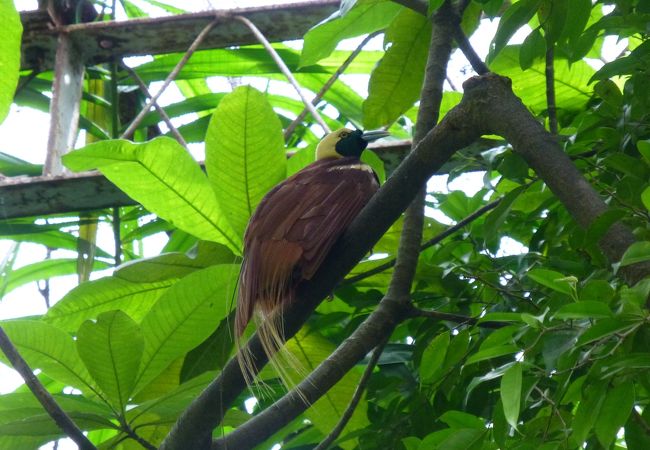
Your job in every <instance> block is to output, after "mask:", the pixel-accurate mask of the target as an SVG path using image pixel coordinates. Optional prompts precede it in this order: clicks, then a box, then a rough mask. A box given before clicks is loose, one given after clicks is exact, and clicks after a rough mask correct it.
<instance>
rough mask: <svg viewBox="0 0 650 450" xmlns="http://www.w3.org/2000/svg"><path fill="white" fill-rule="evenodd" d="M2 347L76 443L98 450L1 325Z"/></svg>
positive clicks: (46, 408)
mask: <svg viewBox="0 0 650 450" xmlns="http://www.w3.org/2000/svg"><path fill="white" fill-rule="evenodd" d="M0 348H2V351H3V352H4V354H5V355H6V356H7V359H8V360H9V362H10V363H11V365H12V366H13V368H14V369H16V371H17V372H18V373H19V374H20V376H21V377H23V380H25V384H27V387H29V390H30V391H32V393H33V394H34V397H36V400H38V402H39V403H40V404H41V405H42V406H43V409H45V412H47V413H48V414H49V416H50V417H51V418H52V419H53V420H54V422H55V423H56V424H57V425H58V426H59V428H61V430H62V431H63V432H64V433H65V434H66V435H67V436H68V437H69V438H70V439H72V440H73V441H74V442H75V444H77V445H78V446H79V448H80V449H82V450H97V447H95V446H94V445H93V443H92V442H90V441H89V440H88V438H87V437H86V436H85V435H84V434H83V432H82V431H81V430H80V429H79V427H77V425H76V424H75V423H74V422H73V421H72V419H71V418H70V417H69V416H68V415H67V414H66V413H65V411H63V409H61V407H60V406H59V404H58V403H57V402H56V400H54V397H52V394H50V393H49V392H48V391H47V389H45V387H44V386H43V385H42V384H41V382H40V381H39V380H38V378H36V376H35V375H34V372H32V369H31V368H30V367H29V366H28V365H27V362H25V360H24V359H23V357H22V356H21V355H20V353H18V349H16V347H15V346H14V345H13V344H12V342H11V340H10V339H9V336H7V334H6V333H5V331H4V329H3V328H2V327H0Z"/></svg>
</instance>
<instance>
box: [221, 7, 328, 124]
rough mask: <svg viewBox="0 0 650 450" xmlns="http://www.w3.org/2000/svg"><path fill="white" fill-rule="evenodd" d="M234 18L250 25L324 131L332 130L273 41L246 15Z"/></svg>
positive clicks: (250, 28)
mask: <svg viewBox="0 0 650 450" xmlns="http://www.w3.org/2000/svg"><path fill="white" fill-rule="evenodd" d="M234 19H237V20H239V21H240V22H242V23H243V24H244V25H246V26H247V27H248V29H249V30H250V31H251V32H252V33H253V34H254V35H255V37H256V38H257V40H258V41H259V42H260V44H262V46H264V48H265V49H266V51H267V52H268V53H269V55H271V58H273V61H275V63H276V64H277V65H278V67H279V68H280V70H281V71H282V73H283V74H284V76H285V77H287V80H288V81H289V83H290V84H291V85H292V86H293V88H294V89H295V90H296V93H297V94H298V96H299V97H300V99H301V100H302V102H303V103H304V104H305V107H306V108H307V109H308V110H309V112H310V113H311V115H312V116H313V117H314V119H315V120H316V122H318V124H319V125H320V126H321V128H323V131H324V132H325V133H329V132H330V129H329V127H328V126H327V124H326V123H325V121H324V120H323V118H322V117H321V116H320V114H319V113H318V111H317V110H316V108H315V107H314V105H312V104H311V102H310V101H309V99H308V98H307V97H305V94H303V93H302V89H301V88H300V85H299V84H298V81H297V80H296V78H295V77H294V76H293V74H292V73H291V70H289V68H288V67H287V65H286V64H285V63H284V61H282V58H280V55H278V52H276V51H275V49H274V48H273V46H272V45H271V43H270V42H269V41H268V39H266V37H264V35H263V34H262V32H261V31H260V30H259V29H258V28H257V27H256V26H255V24H254V23H253V22H251V21H250V20H248V19H247V18H246V17H244V16H234Z"/></svg>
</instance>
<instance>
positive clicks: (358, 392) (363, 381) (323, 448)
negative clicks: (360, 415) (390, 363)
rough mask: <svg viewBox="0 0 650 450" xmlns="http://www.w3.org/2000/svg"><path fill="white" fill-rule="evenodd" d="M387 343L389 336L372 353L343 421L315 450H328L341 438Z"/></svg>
mask: <svg viewBox="0 0 650 450" xmlns="http://www.w3.org/2000/svg"><path fill="white" fill-rule="evenodd" d="M387 343H388V336H387V337H386V339H384V341H383V342H381V343H380V344H379V345H378V346H377V347H375V350H374V351H373V352H372V356H371V357H370V361H368V365H367V366H366V370H364V371H363V375H361V379H360V380H359V384H358V385H357V388H356V389H355V390H354V395H353V396H352V399H351V400H350V404H349V405H348V407H347V408H346V409H345V411H344V412H343V415H342V416H341V419H340V420H339V421H338V423H337V424H336V426H335V427H334V429H332V431H331V432H330V434H328V435H327V437H325V439H323V440H322V441H321V443H320V444H318V445H317V446H316V447H315V448H314V450H327V448H328V447H329V446H330V445H331V444H332V442H334V441H335V440H336V438H338V437H339V435H340V434H341V431H343V429H344V428H345V426H346V425H347V423H348V422H349V421H350V419H351V418H352V414H354V410H355V409H356V408H357V405H358V404H359V401H360V400H361V397H363V391H365V389H366V385H367V384H368V381H369V380H370V376H371V375H372V371H373V370H374V369H375V366H376V365H377V361H379V357H380V356H381V354H382V353H383V351H384V347H386V344H387Z"/></svg>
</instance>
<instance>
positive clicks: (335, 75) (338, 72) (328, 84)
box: [284, 31, 380, 141]
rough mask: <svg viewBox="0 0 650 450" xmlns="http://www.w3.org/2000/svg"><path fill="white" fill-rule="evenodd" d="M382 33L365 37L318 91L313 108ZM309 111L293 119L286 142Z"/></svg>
mask: <svg viewBox="0 0 650 450" xmlns="http://www.w3.org/2000/svg"><path fill="white" fill-rule="evenodd" d="M379 33H380V32H379V31H376V32H374V33H370V34H369V35H368V36H366V37H365V39H364V40H363V41H361V43H360V44H359V45H358V46H357V48H355V49H354V51H353V52H352V53H350V56H348V57H347V59H346V60H345V61H343V64H341V65H340V66H339V68H338V69H336V72H334V73H333V74H332V76H331V77H330V78H329V80H327V81H326V82H325V84H324V85H323V87H322V88H321V89H320V91H318V93H317V94H316V97H314V99H313V100H312V101H311V104H312V105H313V106H316V105H317V104H318V102H319V101H320V100H321V99H322V98H323V96H324V95H325V93H327V91H328V90H329V89H330V88H331V87H332V85H333V84H334V83H335V82H336V80H338V79H339V77H340V76H341V75H342V74H343V72H345V69H347V68H348V66H349V65H350V64H351V63H352V61H354V59H355V58H356V57H357V56H359V53H361V51H362V50H363V48H364V47H365V46H366V44H367V43H368V42H369V41H370V40H371V39H372V38H374V37H375V36H377V35H378V34H379ZM308 112H309V110H308V109H307V108H306V107H305V109H303V110H302V111H301V112H300V114H298V117H296V118H295V119H293V122H291V123H290V124H289V126H288V127H287V128H286V129H285V130H284V140H285V141H286V140H288V139H289V138H290V137H291V135H292V134H293V132H294V131H295V129H296V127H297V126H298V124H300V123H301V122H302V121H303V120H305V117H306V116H307V113H308Z"/></svg>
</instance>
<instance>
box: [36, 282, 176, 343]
mask: <svg viewBox="0 0 650 450" xmlns="http://www.w3.org/2000/svg"><path fill="white" fill-rule="evenodd" d="M175 282H176V279H173V278H171V279H166V280H163V281H158V282H151V283H136V282H133V281H129V280H125V279H122V278H117V277H105V278H100V279H99V280H95V281H87V282H85V283H82V284H80V285H79V286H77V287H76V288H74V289H73V290H71V291H70V292H68V293H67V294H66V295H65V296H64V297H63V298H62V299H61V300H59V301H58V302H57V303H56V304H55V305H54V306H52V307H51V308H50V309H49V310H48V311H47V314H46V315H45V320H46V321H47V322H49V323H52V324H54V325H56V326H57V327H59V328H62V329H64V330H68V331H76V330H77V329H78V328H79V326H80V325H81V324H82V323H83V322H84V321H86V320H88V319H95V318H96V317H97V316H98V315H99V314H101V313H103V312H106V311H112V310H116V309H119V310H121V311H124V312H125V313H126V314H128V315H129V316H130V317H131V318H132V319H133V320H135V321H136V322H138V321H140V320H142V318H143V317H144V316H145V315H146V314H147V312H149V310H150V309H151V307H152V306H153V304H154V303H155V302H156V301H157V300H158V298H159V297H160V296H161V295H162V294H163V292H165V291H166V290H167V289H168V288H169V286H171V285H172V284H174V283H175Z"/></svg>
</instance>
